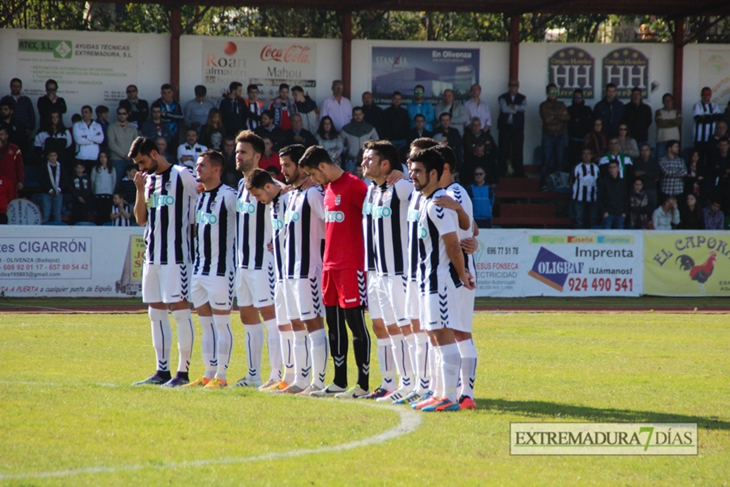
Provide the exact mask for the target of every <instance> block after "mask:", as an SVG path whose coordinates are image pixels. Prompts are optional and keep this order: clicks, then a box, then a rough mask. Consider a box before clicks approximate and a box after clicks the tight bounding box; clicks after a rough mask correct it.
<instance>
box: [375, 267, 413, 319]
mask: <svg viewBox="0 0 730 487" xmlns="http://www.w3.org/2000/svg"><path fill="white" fill-rule="evenodd" d="M376 280H377V283H378V303H379V304H380V313H381V314H382V315H383V318H384V320H385V324H386V325H393V324H397V325H398V326H408V325H410V324H411V320H410V319H409V318H408V310H407V306H406V290H407V287H408V281H407V280H406V278H405V277H404V276H376Z"/></svg>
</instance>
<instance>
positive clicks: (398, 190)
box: [372, 179, 413, 276]
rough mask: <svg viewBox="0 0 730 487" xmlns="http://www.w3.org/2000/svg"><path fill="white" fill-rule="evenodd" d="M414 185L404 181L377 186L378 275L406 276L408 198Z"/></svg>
mask: <svg viewBox="0 0 730 487" xmlns="http://www.w3.org/2000/svg"><path fill="white" fill-rule="evenodd" d="M411 193H413V183H412V182H410V181H408V180H407V179H401V180H399V181H398V182H396V183H395V184H394V185H393V186H389V185H383V186H378V187H377V188H376V189H375V191H374V196H373V209H372V214H373V226H374V228H375V237H374V244H375V245H374V246H375V268H376V270H377V272H378V275H379V276H402V275H404V274H407V269H408V264H407V251H406V250H407V249H406V247H407V242H408V224H407V220H408V198H409V197H410V196H411Z"/></svg>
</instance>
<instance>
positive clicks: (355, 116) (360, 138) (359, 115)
mask: <svg viewBox="0 0 730 487" xmlns="http://www.w3.org/2000/svg"><path fill="white" fill-rule="evenodd" d="M340 137H342V140H343V141H344V142H345V153H344V159H345V165H344V166H343V169H344V170H345V171H347V172H349V173H354V172H355V166H356V164H357V153H358V152H359V151H360V149H362V146H363V144H364V143H365V142H367V141H368V140H378V132H377V131H376V130H375V127H373V126H372V125H370V124H369V123H367V122H366V121H365V114H364V113H363V111H362V107H355V108H353V109H352V122H350V123H348V124H347V125H345V126H344V127H342V131H341V132H340Z"/></svg>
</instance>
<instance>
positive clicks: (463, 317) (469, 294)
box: [453, 286, 476, 333]
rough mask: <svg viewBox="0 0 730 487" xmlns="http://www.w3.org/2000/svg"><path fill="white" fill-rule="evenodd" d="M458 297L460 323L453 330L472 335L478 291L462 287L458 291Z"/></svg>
mask: <svg viewBox="0 0 730 487" xmlns="http://www.w3.org/2000/svg"><path fill="white" fill-rule="evenodd" d="M456 296H457V299H458V307H459V310H458V311H459V323H458V326H454V327H453V328H454V330H457V331H463V332H465V333H471V330H472V320H473V319H474V298H475V297H476V289H467V288H466V286H461V287H460V288H457V289H456Z"/></svg>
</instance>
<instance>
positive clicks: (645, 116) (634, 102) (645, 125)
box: [619, 87, 653, 157]
mask: <svg viewBox="0 0 730 487" xmlns="http://www.w3.org/2000/svg"><path fill="white" fill-rule="evenodd" d="M652 118H653V116H652V111H651V107H650V106H649V105H647V104H646V103H644V101H643V100H642V93H641V88H637V87H634V88H633V89H632V90H631V101H629V102H627V103H626V105H624V118H623V123H625V124H626V125H627V127H628V129H629V133H631V135H632V136H633V137H634V138H635V139H636V141H637V142H639V143H642V142H649V127H650V126H651V122H652ZM619 128H620V127H619ZM631 157H638V153H637V155H636V156H631Z"/></svg>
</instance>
